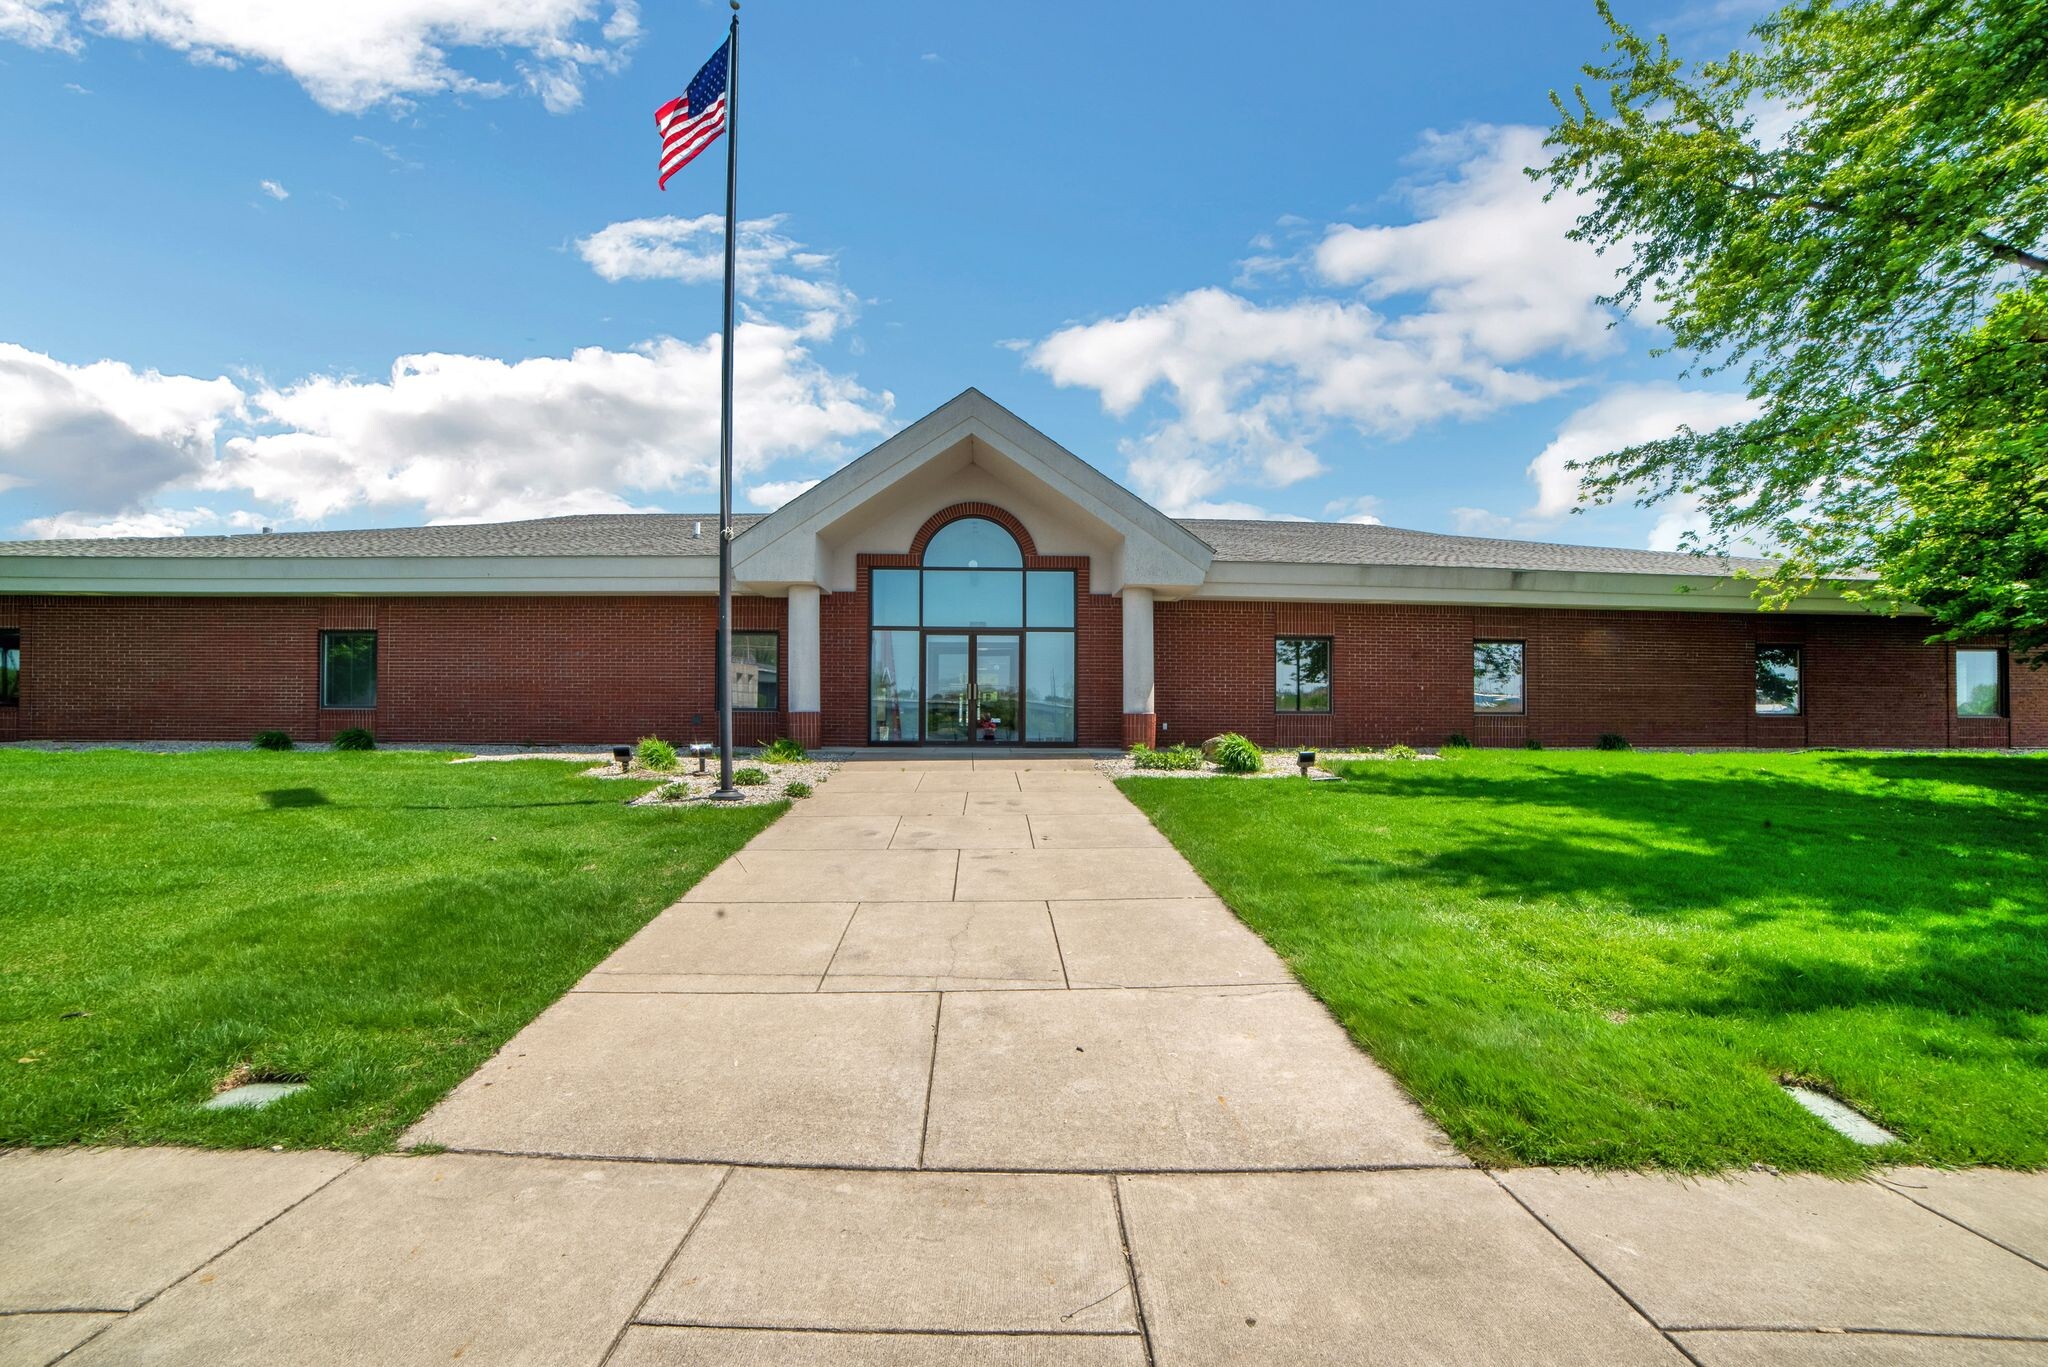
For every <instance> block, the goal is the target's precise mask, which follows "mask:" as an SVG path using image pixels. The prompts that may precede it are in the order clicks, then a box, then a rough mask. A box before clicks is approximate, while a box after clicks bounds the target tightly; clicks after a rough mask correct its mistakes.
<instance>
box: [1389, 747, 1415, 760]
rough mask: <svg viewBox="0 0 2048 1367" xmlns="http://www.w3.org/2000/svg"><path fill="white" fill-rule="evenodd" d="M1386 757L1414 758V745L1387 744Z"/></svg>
mask: <svg viewBox="0 0 2048 1367" xmlns="http://www.w3.org/2000/svg"><path fill="white" fill-rule="evenodd" d="M1387 758H1388V759H1414V758H1415V747H1414V746H1412V745H1389V746H1388V747H1387Z"/></svg>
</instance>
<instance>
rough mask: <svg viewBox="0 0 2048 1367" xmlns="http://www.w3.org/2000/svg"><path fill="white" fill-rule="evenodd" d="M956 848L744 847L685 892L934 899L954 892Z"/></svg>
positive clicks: (795, 898) (802, 898)
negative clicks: (747, 848) (779, 848)
mask: <svg viewBox="0 0 2048 1367" xmlns="http://www.w3.org/2000/svg"><path fill="white" fill-rule="evenodd" d="M959 859H960V856H959V855H958V854H957V853H955V852H954V851H952V850H762V851H756V852H752V853H748V852H744V851H743V852H741V853H739V854H736V855H734V856H733V857H732V858H730V859H728V860H726V861H725V862H724V863H723V864H720V865H719V866H718V867H717V868H715V869H713V870H712V871H711V872H710V873H709V874H707V875H706V876H705V878H704V881H702V882H701V883H699V884H697V886H696V887H694V888H691V889H690V890H689V892H687V893H685V894H684V896H683V900H684V901H685V902H874V901H885V900H887V901H904V902H914V901H931V900H937V899H940V898H946V897H951V896H952V895H953V876H954V873H955V870H956V868H957V866H958V863H959Z"/></svg>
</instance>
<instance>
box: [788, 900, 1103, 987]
mask: <svg viewBox="0 0 2048 1367" xmlns="http://www.w3.org/2000/svg"><path fill="white" fill-rule="evenodd" d="M1065 985H1066V979H1065V977H1064V976H1063V975H1062V974H1061V971H1060V951H1059V945H1058V943H1057V942H1056V941H1055V940H1054V939H1053V930H1052V918H1051V917H1050V916H1048V915H1047V914H1046V910H1045V903H1043V902H863V903H862V904H861V907H860V910H859V911H857V912H855V913H854V917H853V924H851V925H849V926H848V927H847V928H846V938H845V939H844V940H843V941H842V942H841V943H840V946H839V953H838V954H837V955H836V956H835V957H834V958H833V960H832V971H831V972H830V973H828V974H826V975H825V985H824V990H825V991H827V992H849V991H869V992H873V991H895V992H932V991H945V992H954V991H967V990H973V989H977V988H1001V987H1064V986H1065Z"/></svg>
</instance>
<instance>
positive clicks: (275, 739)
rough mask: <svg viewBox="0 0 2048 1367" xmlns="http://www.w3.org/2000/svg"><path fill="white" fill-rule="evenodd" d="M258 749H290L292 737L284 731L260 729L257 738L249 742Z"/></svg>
mask: <svg viewBox="0 0 2048 1367" xmlns="http://www.w3.org/2000/svg"><path fill="white" fill-rule="evenodd" d="M249 743H250V744H251V745H253V746H255V747H256V748H257V749H258V750H289V749H291V748H292V738H291V737H290V736H287V735H286V734H285V733H284V732H282V731H258V732H257V733H256V739H254V740H252V741H250V742H249Z"/></svg>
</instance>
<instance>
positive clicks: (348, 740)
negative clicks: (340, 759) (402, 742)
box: [334, 726, 377, 750]
mask: <svg viewBox="0 0 2048 1367" xmlns="http://www.w3.org/2000/svg"><path fill="white" fill-rule="evenodd" d="M334 748H335V749H337V750H374V749H376V748H377V738H376V737H375V736H373V735H371V734H370V733H369V732H368V731H365V730H364V729H363V728H362V727H360V726H351V727H349V728H348V730H346V731H337V732H336V733H335V735H334Z"/></svg>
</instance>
